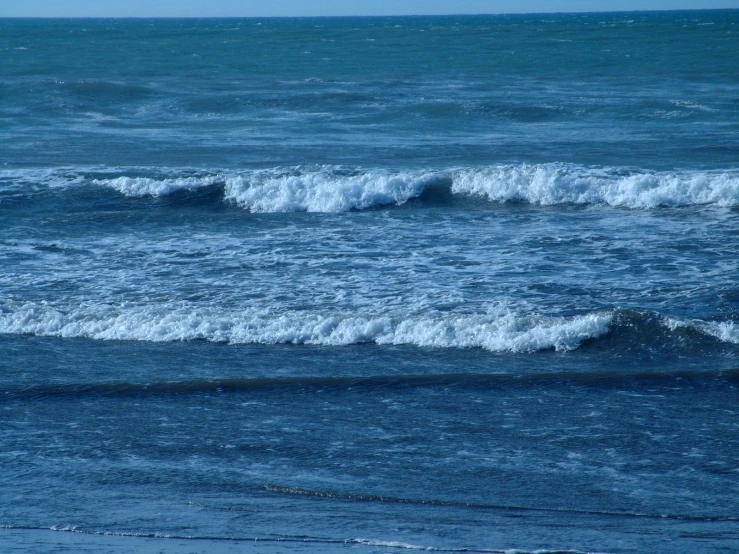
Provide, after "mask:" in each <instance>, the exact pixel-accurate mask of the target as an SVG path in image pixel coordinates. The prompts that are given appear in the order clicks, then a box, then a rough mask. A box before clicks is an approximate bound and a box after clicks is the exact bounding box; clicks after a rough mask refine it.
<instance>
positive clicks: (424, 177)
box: [226, 169, 438, 212]
mask: <svg viewBox="0 0 739 554" xmlns="http://www.w3.org/2000/svg"><path fill="white" fill-rule="evenodd" d="M436 179H438V176H437V173H435V172H397V173H392V172H389V171H384V170H376V171H356V172H342V171H340V170H335V169H334V170H332V169H321V170H309V171H280V170H268V171H255V172H252V173H248V174H243V175H237V176H234V177H230V178H228V179H226V198H228V199H229V200H232V201H234V202H236V203H237V204H239V205H241V206H243V207H245V208H248V209H250V210H251V211H253V212H298V211H307V212H345V211H349V210H362V209H366V208H372V207H374V206H382V205H387V204H396V205H397V204H403V203H404V202H406V201H408V200H409V199H411V198H414V197H416V196H419V195H420V194H421V193H422V192H423V191H424V189H425V188H426V187H427V186H428V185H429V184H431V183H432V182H433V181H434V180H436Z"/></svg>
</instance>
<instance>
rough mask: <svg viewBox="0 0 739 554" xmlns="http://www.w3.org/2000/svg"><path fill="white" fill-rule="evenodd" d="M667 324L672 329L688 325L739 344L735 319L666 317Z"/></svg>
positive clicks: (709, 334) (738, 329) (738, 333)
mask: <svg viewBox="0 0 739 554" xmlns="http://www.w3.org/2000/svg"><path fill="white" fill-rule="evenodd" d="M664 323H665V325H666V326H667V327H668V328H669V329H670V330H671V331H674V330H675V329H679V328H681V327H688V328H691V329H694V330H696V331H699V332H701V333H703V334H705V335H708V336H710V337H713V338H715V339H718V340H720V341H721V342H726V343H730V344H739V325H737V324H736V323H734V322H733V321H702V320H700V319H690V320H682V319H675V318H666V319H665V321H664Z"/></svg>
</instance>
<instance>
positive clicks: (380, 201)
mask: <svg viewBox="0 0 739 554" xmlns="http://www.w3.org/2000/svg"><path fill="white" fill-rule="evenodd" d="M126 173H129V175H126ZM147 173H148V174H149V175H155V176H132V175H131V174H133V175H147ZM106 174H108V175H110V176H109V177H108V176H106ZM93 176H94V177H93ZM443 182H447V183H448V182H451V183H452V184H451V190H452V192H453V193H454V194H458V195H465V196H478V197H481V198H484V199H486V200H488V201H491V202H525V203H530V204H539V205H556V204H605V205H609V206H617V207H624V208H632V209H652V208H658V207H680V206H693V205H716V206H722V207H734V206H739V172H738V171H736V170H732V171H724V172H718V171H672V172H655V171H642V170H632V169H627V168H616V167H587V166H580V165H574V164H564V163H550V164H515V165H495V166H487V167H476V168H461V169H446V170H423V171H421V170H418V171H400V170H397V171H392V170H389V169H361V168H353V169H352V168H349V169H347V168H342V167H338V166H311V167H300V166H297V167H288V168H284V167H282V168H279V167H278V168H272V169H260V170H245V171H231V172H224V171H219V170H213V171H210V172H207V171H202V170H195V169H192V168H190V169H187V168H179V169H178V168H148V169H147V168H129V169H126V168H99V167H98V168H87V169H80V168H78V169H76V170H75V169H73V168H58V169H51V170H49V169H28V170H0V183H2V186H3V187H7V186H13V185H9V184H8V183H15V185H17V186H19V187H20V188H21V190H22V188H23V186H27V185H29V184H33V185H35V186H41V185H46V186H50V187H70V186H80V185H94V186H103V187H107V188H110V189H113V190H116V191H118V192H120V193H122V194H125V195H127V196H132V197H145V196H154V197H158V196H165V195H168V194H172V193H175V192H177V191H181V190H196V189H198V188H201V187H205V186H209V185H213V184H216V183H225V185H226V186H225V199H226V200H228V201H232V202H234V203H236V204H238V205H240V206H242V207H244V208H246V209H248V210H250V211H253V212H299V211H308V212H345V211H349V210H363V209H367V208H372V207H376V206H383V205H399V204H403V203H405V202H407V201H408V200H410V199H411V198H415V197H417V196H419V195H421V194H422V193H423V192H424V190H426V189H427V188H428V187H429V186H432V185H433V184H434V183H437V184H439V183H443Z"/></svg>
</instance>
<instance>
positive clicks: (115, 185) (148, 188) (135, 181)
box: [92, 175, 223, 197]
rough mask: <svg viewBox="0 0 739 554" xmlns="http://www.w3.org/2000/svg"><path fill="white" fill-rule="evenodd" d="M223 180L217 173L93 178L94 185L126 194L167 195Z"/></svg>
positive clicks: (139, 195)
mask: <svg viewBox="0 0 739 554" xmlns="http://www.w3.org/2000/svg"><path fill="white" fill-rule="evenodd" d="M219 181H223V177H221V176H219V175H208V176H204V177H193V176H190V177H173V178H165V179H153V178H150V177H126V176H122V177H114V178H111V179H93V181H92V183H93V184H95V185H102V186H106V187H110V188H112V189H115V190H117V191H118V192H120V193H122V194H125V195H126V196H132V197H141V196H167V195H169V194H173V193H175V192H178V191H181V190H196V189H199V188H202V187H207V186H209V185H213V184H215V183H217V182H219Z"/></svg>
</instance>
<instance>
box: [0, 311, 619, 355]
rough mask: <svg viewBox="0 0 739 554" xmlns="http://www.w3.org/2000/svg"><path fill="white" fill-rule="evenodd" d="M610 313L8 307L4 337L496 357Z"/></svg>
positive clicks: (598, 326) (583, 333)
mask: <svg viewBox="0 0 739 554" xmlns="http://www.w3.org/2000/svg"><path fill="white" fill-rule="evenodd" d="M611 319H612V314H611V313H609V312H597V313H591V314H586V315H581V316H574V317H548V316H542V315H536V314H534V315H521V314H516V313H514V312H512V311H510V310H508V309H507V308H505V306H496V307H493V308H491V309H490V310H489V311H488V312H487V313H484V314H470V315H448V314H444V315H441V314H434V315H429V316H426V317H417V318H408V317H404V316H403V315H402V312H397V313H385V314H382V313H379V314H368V315H361V314H350V313H335V314H329V313H316V312H300V311H292V312H276V311H271V310H258V309H254V308H248V309H243V310H241V311H239V312H224V311H217V310H215V309H198V308H195V307H192V306H188V305H179V306H167V307H165V306H141V307H133V308H127V309H120V308H113V307H108V306H100V305H93V304H87V305H84V304H83V305H81V306H76V307H74V308H67V309H64V308H58V307H54V306H51V305H47V304H38V303H26V304H22V305H18V306H8V305H6V306H4V307H3V308H2V310H1V311H0V333H9V334H31V335H37V336H57V337H70V338H71V337H83V338H91V339H98V340H137V341H154V342H166V341H189V340H208V341H212V342H225V343H231V344H314V345H326V346H342V345H350V344H361V343H376V344H393V345H416V346H424V347H433V348H484V349H486V350H490V351H493V352H533V351H536V350H546V349H555V350H560V351H567V350H573V349H575V348H577V347H578V346H579V345H580V344H581V343H582V342H583V341H585V340H587V339H590V338H596V337H599V336H602V335H604V334H606V333H607V332H608V329H609V325H610V322H611Z"/></svg>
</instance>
